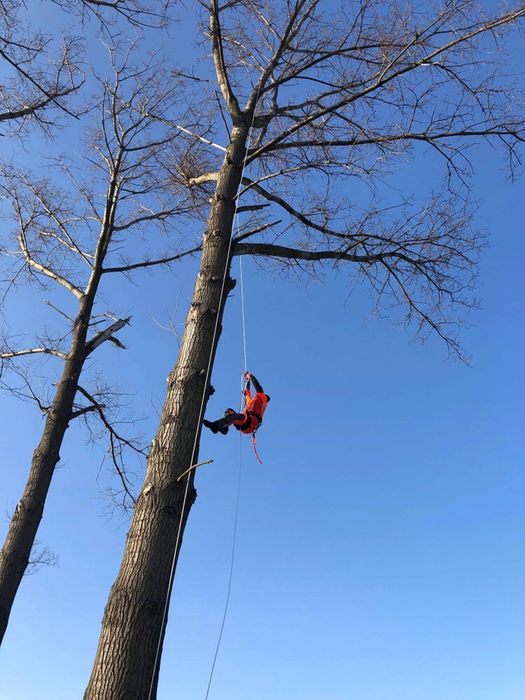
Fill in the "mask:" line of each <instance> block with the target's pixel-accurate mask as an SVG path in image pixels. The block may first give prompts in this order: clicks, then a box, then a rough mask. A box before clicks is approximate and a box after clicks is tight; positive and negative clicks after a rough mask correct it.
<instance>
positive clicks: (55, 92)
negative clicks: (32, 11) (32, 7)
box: [0, 0, 84, 133]
mask: <svg viewBox="0 0 525 700" xmlns="http://www.w3.org/2000/svg"><path fill="white" fill-rule="evenodd" d="M25 9H26V8H25V4H24V3H23V2H19V1H18V0H1V2H0V67H1V69H2V73H3V75H2V79H1V82H0V122H5V123H9V124H10V125H11V126H13V125H14V127H15V130H16V133H24V132H25V131H26V130H27V127H28V125H29V124H30V123H31V122H35V123H36V124H38V125H39V126H40V127H41V128H43V129H44V130H45V131H46V132H48V131H49V129H50V127H51V126H53V125H55V124H56V120H57V117H58V116H59V115H60V114H66V115H68V116H72V115H74V114H75V111H74V110H72V109H71V107H70V105H69V103H68V98H69V97H70V96H71V95H72V94H73V93H75V92H76V91H77V90H78V89H79V88H80V86H81V85H82V84H83V82H84V77H83V75H82V72H81V68H80V66H81V60H82V43H81V42H80V40H79V39H77V38H75V37H67V36H66V37H64V38H63V39H62V41H61V44H59V42H57V41H55V40H54V39H53V38H52V37H50V36H49V35H46V34H44V33H42V32H39V31H35V30H33V29H32V28H31V26H30V24H29V23H28V22H27V21H26V20H25V18H24V17H23V15H24V11H25Z"/></svg>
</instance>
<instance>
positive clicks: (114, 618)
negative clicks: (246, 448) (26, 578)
mask: <svg viewBox="0 0 525 700" xmlns="http://www.w3.org/2000/svg"><path fill="white" fill-rule="evenodd" d="M247 132H248V128H247V127H246V126H245V125H244V124H243V125H237V126H235V127H234V128H233V130H232V136H231V140H230V145H229V147H228V150H227V153H226V156H225V159H224V162H223V165H222V167H221V171H220V174H219V177H218V181H217V187H216V191H215V196H214V198H213V201H212V205H211V211H210V216H209V219H208V228H207V231H206V233H205V236H204V242H203V249H202V258H201V267H200V271H199V273H198V275H197V279H196V283H195V289H194V293H193V300H192V303H191V306H190V309H189V311H188V315H187V318H186V325H185V329H184V335H183V339H182V343H181V347H180V352H179V356H178V359H177V362H176V364H175V367H174V368H173V370H172V372H171V373H170V375H169V377H168V390H167V396H166V400H165V403H164V407H163V410H162V415H161V420H160V426H159V429H158V432H157V434H156V436H155V438H154V440H153V442H152V448H151V452H150V455H149V458H148V464H147V469H146V477H145V480H144V485H143V488H142V491H141V494H140V496H139V498H138V500H137V504H136V507H135V513H134V517H133V522H132V524H131V528H130V531H129V533H128V536H127V541H126V548H125V551H124V556H123V560H122V564H121V568H120V571H119V573H118V576H117V578H116V580H115V583H114V584H113V586H112V588H111V592H110V595H109V599H108V603H107V605H106V609H105V612H104V618H103V621H102V631H101V635H100V640H99V645H98V650H97V655H96V658H95V663H94V667H93V671H92V675H91V679H90V681H89V685H88V687H87V690H86V693H85V696H84V698H85V700H100V698H104V700H124V699H125V700H132V699H139V698H140V700H146V699H147V698H149V697H150V695H149V693H150V687H151V686H152V683H153V692H152V693H151V698H154V697H155V696H156V685H157V676H158V668H157V673H155V659H156V653H157V648H158V646H159V645H162V642H163V639H164V631H165V625H164V626H163V624H162V619H163V611H164V606H165V604H166V603H167V598H168V595H169V584H170V571H171V564H172V561H173V557H174V556H175V555H177V556H178V552H177V553H175V547H176V540H177V532H178V529H179V524H180V527H181V534H182V532H183V531H184V527H185V524H186V520H187V517H188V514H189V510H190V508H191V506H192V504H193V502H194V501H195V497H196V492H195V489H194V487H193V472H192V473H191V474H190V476H189V477H188V478H189V479H190V481H189V485H188V494H187V500H186V505H185V507H184V512H183V501H184V492H185V488H186V481H185V479H183V480H182V481H181V482H178V481H177V477H178V476H179V475H180V474H182V472H183V471H184V470H185V469H187V468H188V466H189V465H190V461H191V459H192V457H193V460H194V462H195V461H197V457H198V455H197V452H198V449H197V447H198V440H199V439H200V429H201V425H200V423H201V419H202V413H203V411H204V408H205V406H206V402H207V398H208V386H206V378H207V376H208V379H209V375H208V374H207V368H208V365H209V366H210V374H211V367H212V366H213V359H214V355H215V349H216V347H217V341H218V338H219V335H220V331H221V326H220V324H221V320H222V315H223V311H224V306H225V301H226V295H227V292H228V291H229V289H231V287H232V284H233V281H232V280H230V279H229V276H228V273H229V269H230V257H231V256H230V251H229V241H230V238H231V233H232V225H233V216H234V213H235V196H236V194H237V190H238V187H239V183H240V180H241V175H242V163H243V158H244V152H245V143H246V136H247ZM223 279H226V285H225V289H224V293H221V289H222V281H223ZM201 406H202V410H201ZM194 445H195V446H196V449H195V450H194ZM181 540H182V537H181ZM180 544H181V542H180V541H179V545H178V546H179V548H180Z"/></svg>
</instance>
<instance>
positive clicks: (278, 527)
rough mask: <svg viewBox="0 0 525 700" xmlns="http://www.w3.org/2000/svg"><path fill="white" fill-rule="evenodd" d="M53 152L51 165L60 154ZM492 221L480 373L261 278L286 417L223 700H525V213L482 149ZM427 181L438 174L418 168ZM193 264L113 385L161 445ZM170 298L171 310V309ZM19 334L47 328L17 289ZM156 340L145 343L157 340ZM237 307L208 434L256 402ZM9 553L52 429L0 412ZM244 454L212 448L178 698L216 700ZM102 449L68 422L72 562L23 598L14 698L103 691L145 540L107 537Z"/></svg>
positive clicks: (186, 591)
mask: <svg viewBox="0 0 525 700" xmlns="http://www.w3.org/2000/svg"><path fill="white" fill-rule="evenodd" d="M42 148H44V147H42ZM474 158H475V166H476V176H475V179H474V191H475V194H476V197H478V198H479V200H480V202H481V206H480V209H479V212H478V214H477V222H478V224H479V225H481V226H482V227H484V228H485V229H487V230H488V231H489V232H490V234H491V247H490V248H489V250H488V251H487V252H486V254H485V256H484V260H483V263H482V266H481V274H480V282H481V295H482V308H481V310H480V311H479V312H478V313H476V315H475V319H474V320H475V322H476V326H475V327H474V328H471V329H469V330H466V331H465V332H463V333H462V340H463V343H464V346H465V348H466V349H467V351H468V353H469V354H470V355H471V357H472V365H471V367H466V366H463V365H460V364H458V363H452V362H450V361H446V351H445V349H444V347H443V346H442V345H441V344H440V343H439V342H438V341H437V340H434V339H431V340H430V341H429V342H427V343H426V344H425V345H424V346H420V345H419V344H417V343H414V342H413V341H411V339H410V337H409V336H408V335H407V334H406V333H405V331H404V330H403V329H402V328H399V327H397V326H396V325H395V324H393V323H392V322H391V321H390V320H388V319H376V318H373V317H372V315H371V313H370V303H369V300H368V298H367V295H366V294H365V293H364V292H363V290H361V289H359V288H355V289H354V291H353V292H352V294H351V295H350V296H348V287H347V284H346V282H347V281H346V279H345V276H344V274H343V275H340V276H338V277H334V276H333V275H332V274H331V273H328V274H327V276H326V278H325V280H324V283H323V284H318V283H314V282H311V281H306V280H299V279H285V278H283V277H279V276H277V275H275V274H273V273H272V272H270V271H261V270H260V269H259V268H258V267H256V266H255V265H254V263H253V262H252V261H250V260H245V262H244V267H245V286H246V306H247V324H248V326H247V331H248V359H249V366H250V369H252V370H253V372H254V373H256V374H257V376H258V377H259V379H260V380H261V382H262V383H263V385H264V387H265V389H266V390H267V391H268V393H269V394H271V397H272V401H271V404H270V406H269V408H268V412H267V414H266V417H265V424H264V429H261V431H260V433H259V437H258V448H259V452H260V454H261V457H262V459H263V462H264V464H263V465H260V464H258V463H257V462H256V461H255V458H254V456H253V453H252V451H251V446H250V443H249V440H244V441H243V442H242V451H241V454H242V460H241V465H240V469H241V492H240V502H239V519H238V530H237V549H236V557H235V562H234V573H233V583H232V592H231V599H230V605H229V610H228V616H227V621H226V627H225V631H224V636H223V640H222V644H221V647H220V651H219V656H218V661H217V665H216V669H215V675H214V680H213V685H212V689H211V692H210V695H209V697H210V700H245V698H250V700H263V698H264V699H265V700H266V699H267V698H272V700H319V699H320V698H327V699H329V700H354V699H355V700H422V699H424V700H522V698H523V697H525V672H524V668H525V665H524V661H525V659H524V655H525V654H524V651H525V604H524V602H523V600H524V596H523V591H524V584H525V564H524V561H523V539H524V535H525V520H524V515H523V513H524V506H525V503H524V500H525V499H524V493H525V491H524V486H525V484H524V477H523V463H524V454H525V450H524V438H523V419H524V415H523V414H524V409H523V394H524V388H525V382H524V375H525V373H524V370H523V359H522V358H523V345H524V342H525V337H524V336H525V333H524V317H525V294H524V292H525V282H524V276H523V268H524V263H525V243H524V236H523V234H524V224H523V222H524V221H525V205H524V198H523V179H521V180H520V181H519V182H518V183H516V184H514V185H511V184H509V183H506V182H505V181H504V178H503V177H502V174H501V171H500V166H501V162H500V161H499V159H498V158H497V155H496V154H495V153H493V152H491V151H490V150H489V149H480V150H478V151H476V153H475V156H474ZM412 167H413V168H414V170H413V171H412V173H411V178H413V179H414V180H417V178H422V179H424V178H425V171H424V169H423V167H424V163H423V162H422V161H420V162H418V163H415V164H414V165H413V166H412ZM195 270H196V263H194V262H191V263H190V264H189V265H187V266H185V267H182V266H181V267H178V268H174V269H173V271H171V272H163V273H158V274H156V275H151V274H144V275H142V276H137V277H136V278H135V283H136V284H135V285H134V286H125V285H122V286H121V289H122V290H123V291H122V297H121V300H120V302H121V303H120V309H121V311H122V313H126V312H127V311H128V310H130V311H132V313H133V323H132V326H131V327H130V328H129V329H126V330H125V332H124V333H123V334H122V339H123V341H124V342H125V344H126V346H127V348H128V349H127V350H126V351H125V352H119V351H117V350H116V349H114V348H112V347H107V348H103V349H102V351H101V354H100V361H101V363H102V362H103V363H104V365H105V372H106V376H107V377H108V378H111V379H114V380H116V381H118V382H120V383H121V384H122V385H123V386H125V387H126V389H127V390H128V391H130V392H132V394H133V396H132V403H133V406H134V412H135V415H138V416H144V421H143V423H142V427H141V430H142V431H143V432H144V433H145V434H146V435H148V436H152V435H153V432H154V430H155V426H156V420H157V414H156V411H158V409H159V406H160V405H161V403H162V400H163V397H164V390H165V378H166V376H167V374H168V372H169V369H170V367H171V365H172V363H173V361H174V359H175V357H176V352H177V343H176V339H175V337H174V336H173V335H172V334H170V333H169V332H167V331H165V330H163V329H162V328H160V327H159V325H158V323H157V321H158V322H159V323H160V324H167V323H168V318H169V316H171V315H173V314H175V320H176V322H178V323H182V322H183V319H184V314H185V311H186V308H187V304H188V302H189V299H190V295H191V290H192V285H193V274H194V272H195ZM159 300H162V301H159ZM11 303H12V304H13V306H12V309H14V311H11V314H12V316H13V315H14V316H16V315H18V317H19V319H20V327H21V328H23V327H24V320H26V319H29V320H30V321H31V322H33V319H35V318H37V317H38V313H39V311H38V310H37V311H36V312H34V311H33V310H32V308H30V307H29V305H28V302H27V301H26V300H25V297H24V293H23V292H22V291H19V292H18V293H17V295H16V296H15V297H13V298H12V302H11ZM145 338H146V339H147V342H144V339H145ZM242 369H243V356H242V337H241V320H240V308H239V295H238V291H237V292H236V293H234V296H233V298H232V299H231V303H230V304H229V305H228V308H227V313H226V317H225V322H224V330H223V335H222V339H221V344H220V349H219V352H218V355H217V360H216V363H215V370H214V376H213V384H214V386H215V388H216V394H215V395H214V396H213V397H212V400H210V402H209V404H208V412H207V413H208V415H211V416H212V417H215V416H218V415H220V414H221V413H222V410H223V409H224V407H225V406H229V405H236V402H237V401H238V399H239V381H240V373H241V372H242ZM0 410H1V412H2V421H1V424H0V449H1V454H2V468H1V483H2V489H1V491H0V499H1V501H0V508H1V513H2V521H1V523H0V534H1V535H2V537H3V535H4V532H5V529H6V527H7V514H8V513H9V512H12V510H13V508H14V506H15V504H16V501H17V499H18V498H19V496H20V493H21V491H22V488H23V485H24V483H25V480H26V477H27V470H28V465H29V462H30V459H31V453H32V450H33V449H34V447H35V445H36V442H37V439H38V437H39V434H40V430H41V427H42V418H41V417H40V416H39V415H38V413H37V412H35V411H34V409H33V408H32V407H31V406H29V405H27V404H20V403H18V402H17V401H15V400H14V399H12V398H9V397H6V396H1V397H0ZM239 454H240V452H239V438H238V436H237V435H229V436H227V437H223V436H220V435H219V436H213V435H211V434H210V433H208V432H206V433H205V434H204V435H203V440H202V443H201V458H203V459H206V458H213V459H214V460H215V461H214V464H213V465H209V466H205V467H202V468H201V470H200V471H199V472H198V474H197V479H196V486H197V491H198V499H197V502H196V504H195V505H194V507H193V510H192V512H191V515H190V520H189V524H188V527H187V530H186V535H185V539H184V544H183V549H182V554H181V559H180V564H179V568H178V572H177V577H176V580H175V586H174V593H173V599H172V605H171V610H170V619H169V625H168V632H167V638H166V643H165V646H164V654H163V661H162V670H161V681H160V687H159V694H158V697H159V700H167V699H168V698H170V699H171V698H176V699H179V700H202V699H203V698H204V695H205V691H206V686H207V682H208V676H209V673H210V669H211V663H212V659H213V654H214V651H215V645H216V642H217V636H218V632H219V628H220V623H221V618H222V614H223V609H224V603H225V598H226V591H227V584H228V572H229V566H230V553H231V546H232V528H233V522H234V512H235V502H236V493H237V478H238V470H239ZM102 455H103V449H102V447H101V446H93V445H91V444H87V443H86V436H85V434H84V433H82V431H81V430H80V427H79V426H72V427H71V428H70V429H69V431H68V435H67V436H66V441H65V444H64V447H63V449H62V460H61V466H60V469H59V470H58V471H57V473H56V475H55V478H54V481H53V484H52V487H51V491H50V495H49V499H48V502H47V505H46V511H45V515H44V520H43V522H42V526H41V528H40V532H39V540H40V541H41V542H42V543H43V544H46V545H48V546H49V547H50V548H51V549H52V550H53V551H54V552H55V553H56V554H57V555H58V556H59V558H60V565H59V566H58V567H56V568H44V569H42V570H41V571H40V572H39V573H38V574H37V575H35V576H31V577H28V578H26V579H25V580H24V581H23V583H22V586H21V589H20V592H19V595H18V597H17V600H16V603H15V606H14V609H13V613H12V616H11V622H10V626H9V629H8V632H7V635H6V638H5V641H4V644H3V647H2V650H1V652H0V699H1V700H34V698H46V699H47V698H49V700H71V698H79V697H81V695H82V692H83V690H84V688H85V685H86V683H87V679H88V676H89V673H90V669H91V665H92V662H93V658H94V653H95V648H96V643H97V639H98V634H99V630H100V621H101V618H102V613H103V608H104V605H105V602H106V599H107V595H108V591H109V587H110V586H111V584H112V582H113V580H114V578H115V575H116V572H117V568H118V566H119V563H120V559H121V555H122V550H123V546H124V538H125V534H126V531H127V527H128V522H127V521H126V520H123V519H122V518H120V517H119V516H114V517H113V518H108V517H107V516H106V515H105V514H106V512H107V504H106V503H105V501H104V499H103V493H102V491H103V488H104V486H105V485H107V477H106V475H105V467H103V468H102V471H100V462H101V458H102Z"/></svg>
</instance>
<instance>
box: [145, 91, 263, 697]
mask: <svg viewBox="0 0 525 700" xmlns="http://www.w3.org/2000/svg"><path fill="white" fill-rule="evenodd" d="M258 99H259V91H257V95H256V99H255V105H254V108H253V114H252V120H251V123H250V127H249V129H248V135H247V139H246V147H245V151H244V158H243V163H242V168H241V178H240V182H241V183H242V179H243V176H244V170H245V168H246V160H247V157H248V150H249V146H250V144H251V132H252V129H253V123H254V120H255V106H256V105H257V101H258ZM238 206H239V200H238V197H236V198H235V213H234V222H237V231H238V230H239V224H238V214H237V209H238ZM232 240H233V235H230V238H229V240H228V252H227V256H226V261H225V264H224V272H223V275H222V282H221V290H220V294H219V308H221V307H222V303H223V299H224V290H225V286H226V277H227V275H228V265H229V261H230V256H231V248H232ZM241 296H242V295H241ZM242 298H243V297H242ZM242 303H243V339H244V363H245V368H246V342H245V321H244V299H243V302H242ZM219 317H220V314H217V315H216V317H215V325H214V328H213V336H212V343H211V349H210V354H209V357H208V364H207V367H206V374H205V379H204V388H203V392H202V397H201V403H200V406H199V415H198V421H197V426H196V429H195V437H194V440H193V447H192V451H191V458H190V464H189V467H188V469H187V470H186V471H187V474H188V476H187V479H186V484H185V488H184V496H183V500H182V508H181V514H180V519H179V524H178V528H177V537H176V540H175V548H174V551H173V558H172V561H171V567H170V573H169V579H168V587H167V591H166V600H165V602H164V607H163V611H162V620H161V625H160V630H159V638H158V641H157V648H156V652H155V661H154V663H153V669H152V674H151V683H150V687H149V692H148V700H152V697H153V688H154V685H155V678H156V676H157V668H158V665H159V660H160V650H161V646H162V638H163V634H164V629H165V627H166V619H167V614H168V606H169V601H170V597H171V592H172V589H173V580H174V578H175V564H176V561H177V552H178V549H179V544H180V537H181V532H182V522H183V516H184V512H185V510H186V503H187V500H188V491H189V485H190V476H191V471H192V465H193V464H194V461H195V453H196V451H197V442H198V437H199V432H200V426H201V421H202V416H203V413H204V403H205V400H206V389H207V387H208V382H209V378H210V372H211V364H212V358H213V348H214V347H215V341H216V338H217V330H218V327H219ZM236 517H237V516H236ZM232 567H233V560H232ZM230 585H231V578H230ZM228 598H229V591H228ZM223 624H224V623H223ZM221 637H222V629H221ZM219 644H220V638H219ZM216 653H218V647H217V652H216ZM212 676H213V670H212V674H211V676H210V680H209V686H208V692H209V687H210V685H211V681H212ZM208 692H207V693H206V697H207V696H208Z"/></svg>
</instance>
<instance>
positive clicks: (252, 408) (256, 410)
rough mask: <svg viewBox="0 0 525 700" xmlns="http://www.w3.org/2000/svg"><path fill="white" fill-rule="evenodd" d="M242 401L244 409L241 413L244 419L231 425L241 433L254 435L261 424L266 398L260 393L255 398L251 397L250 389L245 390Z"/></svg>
mask: <svg viewBox="0 0 525 700" xmlns="http://www.w3.org/2000/svg"><path fill="white" fill-rule="evenodd" d="M244 400H245V402H246V408H245V409H244V412H243V416H244V417H243V419H242V420H236V421H234V423H233V425H234V426H235V427H236V428H237V430H240V431H241V433H244V434H245V435H249V434H250V433H254V432H255V431H256V430H257V428H258V427H259V426H260V425H261V423H262V419H263V415H264V412H265V411H266V406H267V405H268V397H267V396H266V394H264V393H263V392H260V391H258V392H257V393H256V394H255V396H252V392H251V391H250V389H245V390H244Z"/></svg>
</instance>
